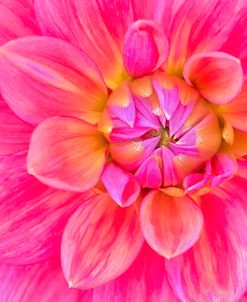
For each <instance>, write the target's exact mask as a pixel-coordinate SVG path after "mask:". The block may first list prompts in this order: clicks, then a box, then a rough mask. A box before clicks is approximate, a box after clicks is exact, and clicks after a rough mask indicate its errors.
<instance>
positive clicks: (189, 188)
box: [183, 173, 209, 193]
mask: <svg viewBox="0 0 247 302" xmlns="http://www.w3.org/2000/svg"><path fill="white" fill-rule="evenodd" d="M208 180H209V176H208V175H207V174H203V173H191V174H189V175H187V176H186V177H185V178H184V181H183V186H184V189H185V192H186V193H193V192H195V191H197V190H199V189H202V188H203V187H204V186H205V185H206V183H207V182H208Z"/></svg>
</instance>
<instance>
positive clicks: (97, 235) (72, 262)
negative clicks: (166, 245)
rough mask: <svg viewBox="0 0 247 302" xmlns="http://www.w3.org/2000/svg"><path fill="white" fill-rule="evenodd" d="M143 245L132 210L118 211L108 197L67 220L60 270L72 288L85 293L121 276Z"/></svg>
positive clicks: (133, 210)
mask: <svg viewBox="0 0 247 302" xmlns="http://www.w3.org/2000/svg"><path fill="white" fill-rule="evenodd" d="M142 243H143V236H142V233H141V230H140V226H139V222H138V216H137V213H136V210H135V208H134V207H128V208H124V209H122V208H120V207H119V206H118V205H117V204H116V203H115V202H114V201H113V200H112V199H111V198H110V197H109V196H108V194H102V195H99V196H98V197H96V198H95V199H94V200H90V201H89V202H88V203H84V204H83V205H82V206H81V207H80V208H78V210H77V211H76V212H75V213H74V215H73V216H72V217H71V218H70V220H69V222H68V224H67V226H66V229H65V232H64V235H63V241H62V266H63V270H64V274H65V277H66V279H67V281H68V283H69V284H71V286H72V287H77V288H80V289H88V288H92V287H96V286H99V285H101V284H104V283H106V282H107V281H110V280H112V279H114V278H116V277H118V276H119V275H121V274H122V273H123V272H124V271H125V270H126V269H127V268H128V267H129V266H130V265H131V263H132V262H133V260H134V259H135V258H136V256H137V254H138V252H139V250H140V248H141V246H142Z"/></svg>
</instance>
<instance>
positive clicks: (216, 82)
mask: <svg viewBox="0 0 247 302" xmlns="http://www.w3.org/2000/svg"><path fill="white" fill-rule="evenodd" d="M184 78H185V80H186V82H187V83H189V84H193V85H194V86H195V87H196V88H197V89H198V90H199V92H200V93H201V95H202V96H203V97H204V98H205V99H207V100H208V101H210V102H212V103H215V104H226V103H229V102H230V101H232V100H233V99H234V97H235V96H237V94H238V93H239V92H240V91H241V89H242V85H243V70H242V67H241V63H240V61H239V60H238V59H237V58H235V57H233V56H231V55H229V54H226V53H223V52H208V53H201V54H196V55H194V56H192V57H190V58H189V60H188V61H187V62H186V64H185V66H184Z"/></svg>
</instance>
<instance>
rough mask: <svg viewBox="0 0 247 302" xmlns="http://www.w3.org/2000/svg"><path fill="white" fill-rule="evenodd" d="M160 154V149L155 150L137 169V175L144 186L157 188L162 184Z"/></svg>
mask: <svg viewBox="0 0 247 302" xmlns="http://www.w3.org/2000/svg"><path fill="white" fill-rule="evenodd" d="M160 156H161V154H160V149H157V150H155V151H154V153H153V154H152V155H150V156H149V157H148V158H147V159H146V160H144V161H143V163H142V164H141V165H140V167H139V168H138V170H137V171H136V173H135V176H136V178H137V179H138V181H139V183H140V184H141V185H142V187H143V188H153V189H157V188H159V187H160V186H161V185H162V180H163V178H162V172H161V167H160V166H161V163H160V162H159V161H160V160H159V159H160Z"/></svg>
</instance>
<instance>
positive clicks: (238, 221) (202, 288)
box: [166, 186, 247, 301]
mask: <svg viewBox="0 0 247 302" xmlns="http://www.w3.org/2000/svg"><path fill="white" fill-rule="evenodd" d="M236 188H237V187H236V186H235V190H236ZM244 203H245V197H244V196H240V195H238V194H235V192H233V191H232V193H230V194H229V193H228V194H227V193H226V192H224V191H223V190H219V191H217V193H210V194H207V195H205V196H204V197H202V198H201V210H202V213H203V216H204V228H203V231H202V235H201V238H200V239H199V241H198V242H197V243H196V244H195V245H194V246H193V248H192V249H191V250H190V251H187V252H186V253H184V254H183V255H181V256H178V257H176V258H174V259H171V260H170V261H169V262H167V264H166V267H167V271H168V276H169V280H170V282H171V286H172V288H173V290H174V291H175V293H176V295H177V296H178V297H179V298H180V299H181V300H182V301H186V300H189V301H213V300H214V299H215V298H216V297H217V299H219V301H239V299H240V297H241V296H242V294H243V293H244V291H245V288H246V284H247V277H246V272H245V263H246V260H247V259H246V257H247V252H246V242H247V241H246V240H247V238H246V231H245V229H246V221H247V220H246V214H247V212H246V206H245V205H244Z"/></svg>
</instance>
